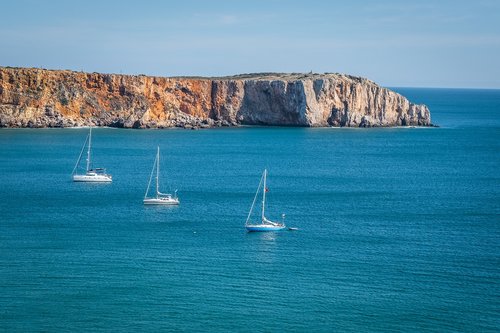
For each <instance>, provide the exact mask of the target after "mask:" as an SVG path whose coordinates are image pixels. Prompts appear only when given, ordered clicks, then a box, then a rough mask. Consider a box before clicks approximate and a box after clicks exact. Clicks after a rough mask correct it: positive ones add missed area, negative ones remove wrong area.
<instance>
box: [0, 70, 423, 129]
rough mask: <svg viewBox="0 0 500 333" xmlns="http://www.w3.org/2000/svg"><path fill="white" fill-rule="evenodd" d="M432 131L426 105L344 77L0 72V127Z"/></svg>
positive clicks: (53, 71) (35, 71) (49, 71)
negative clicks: (415, 128) (406, 128)
mask: <svg viewBox="0 0 500 333" xmlns="http://www.w3.org/2000/svg"><path fill="white" fill-rule="evenodd" d="M239 125H263V126H301V127H330V126H334V127H390V126H433V125H432V123H431V117H430V112H429V110H428V108H427V107H426V106H425V105H417V104H414V103H411V102H409V101H408V100H407V99H406V98H405V97H403V96H401V95H400V94H397V93H395V92H393V91H391V90H389V89H387V88H383V87H380V86H378V85H376V84H375V83H374V82H372V81H370V80H368V79H364V78H360V77H354V76H349V75H344V74H328V73H327V74H312V73H309V74H277V73H260V74H245V75H238V76H232V77H222V78H184V77H182V78H178V77H173V78H167V77H151V76H144V75H135V76H134V75H117V74H100V73H83V72H74V71H59V70H44V69H36V68H9V67H0V127H20V128H44V127H81V126H108V127H119V128H175V127H179V128H187V129H198V128H212V127H225V126H239Z"/></svg>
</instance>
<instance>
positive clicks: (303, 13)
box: [0, 0, 500, 88]
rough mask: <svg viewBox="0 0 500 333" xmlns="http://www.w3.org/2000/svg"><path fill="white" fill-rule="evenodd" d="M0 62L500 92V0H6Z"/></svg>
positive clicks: (0, 32) (0, 2) (1, 2)
mask: <svg viewBox="0 0 500 333" xmlns="http://www.w3.org/2000/svg"><path fill="white" fill-rule="evenodd" d="M0 5H1V6H0V8H1V12H2V18H1V20H0V41H1V43H0V65H2V66H26V67H44V68H51V69H72V70H83V71H88V72H93V71H96V72H111V73H120V72H121V73H127V74H139V73H143V74H148V75H158V76H175V75H202V76H219V75H228V74H236V73H249V72H309V71H311V70H312V71H314V72H342V73H349V74H354V75H360V76H364V77H368V78H370V79H372V80H374V81H376V82H377V83H379V84H382V85H384V86H424V87H478V88H479V87H485V88H500V1H498V0H477V1H459V0H457V1H451V0H450V1H446V0H442V1H438V0H435V1H430V0H419V1H404V0H400V1H396V0H392V1H390V0H377V1H354V0H353V1H327V0H325V1H315V0H302V1H293V0H291V1H279V0H268V1H257V0H246V1H237V0H234V1H229V0H228V1H191V0H184V1H145V0H144V1H125V0H122V1H105V0H101V1H89V0H88V1H70V0H65V1H41V0H39V1H24V0H15V1H13V0H12V1H9V0H0Z"/></svg>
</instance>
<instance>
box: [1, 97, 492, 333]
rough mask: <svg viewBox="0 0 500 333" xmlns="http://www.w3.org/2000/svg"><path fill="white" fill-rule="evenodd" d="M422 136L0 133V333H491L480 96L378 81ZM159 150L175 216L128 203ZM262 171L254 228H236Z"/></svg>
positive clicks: (487, 129)
mask: <svg viewBox="0 0 500 333" xmlns="http://www.w3.org/2000/svg"><path fill="white" fill-rule="evenodd" d="M395 90H397V91H398V92H401V93H403V94H404V95H406V96H407V97H409V98H410V100H412V101H416V102H419V103H425V104H427V105H428V106H429V107H430V109H431V113H432V117H433V122H434V123H436V124H438V125H440V126H441V127H440V128H414V129H412V128H393V129H388V128H386V129H330V128H323V129H306V128H237V129H229V128H225V129H213V130H199V131H189V130H120V129H95V130H94V131H93V134H94V142H93V143H94V161H95V166H103V167H106V168H107V169H108V171H109V172H110V173H112V174H113V178H114V181H113V183H112V184H108V185H104V184H98V185H92V184H82V183H72V182H71V180H70V173H71V170H72V169H73V166H74V163H75V162H76V159H77V157H78V154H79V152H80V149H81V145H82V144H83V142H84V140H85V136H86V134H87V131H88V130H87V129H38V130H28V129H25V130H24V129H23V130H21V129H1V130H0V331H6V332H12V331H95V330H103V331H154V332H156V331H210V332H221V331H222V332H234V331H240V332H258V331H261V332H262V331H265V332H277V331H278V332H281V331H290V332H294V331H296V332H332V331H341V332H360V331H372V332H373V331H384V332H400V331H435V332H447V331H449V332H455V331H462V332H463V331H470V332H478V331H498V330H499V329H500V292H499V290H500V186H499V185H500V175H499V167H500V121H499V116H500V91H499V90H458V89H456V90H447V89H409V88H395ZM157 145H159V146H160V147H161V149H162V171H163V179H164V182H163V188H164V189H165V190H167V189H169V188H170V189H175V188H177V189H179V197H180V200H181V205H180V206H179V207H144V206H143V204H142V198H143V195H144V191H145V189H146V186H147V181H148V177H149V173H150V171H151V167H152V164H153V161H154V157H155V149H156V146H157ZM265 167H266V168H268V170H269V177H268V185H269V189H270V192H269V193H268V210H267V211H268V217H270V218H273V219H279V217H280V214H281V213H282V212H285V213H286V214H287V220H286V222H287V224H288V225H289V226H294V227H298V228H299V229H300V230H299V231H294V232H291V231H285V232H278V233H262V234H257V233H250V234H249V233H247V232H246V231H245V229H244V221H245V218H246V214H247V213H248V209H249V208H250V205H251V202H252V199H253V195H254V193H255V190H256V187H257V185H258V182H259V179H260V175H261V172H262V170H263V169H264V168H265Z"/></svg>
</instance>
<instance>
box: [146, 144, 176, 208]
mask: <svg viewBox="0 0 500 333" xmlns="http://www.w3.org/2000/svg"><path fill="white" fill-rule="evenodd" d="M155 170H156V197H149V198H148V192H149V188H150V187H151V181H152V180H153V174H154V172H155ZM159 176H160V147H158V150H157V152H156V158H155V162H154V163H153V170H151V175H150V176H149V183H148V188H147V189H146V194H144V200H143V202H144V204H145V205H178V204H179V198H177V190H175V192H174V195H173V196H172V194H168V193H161V192H160V190H159Z"/></svg>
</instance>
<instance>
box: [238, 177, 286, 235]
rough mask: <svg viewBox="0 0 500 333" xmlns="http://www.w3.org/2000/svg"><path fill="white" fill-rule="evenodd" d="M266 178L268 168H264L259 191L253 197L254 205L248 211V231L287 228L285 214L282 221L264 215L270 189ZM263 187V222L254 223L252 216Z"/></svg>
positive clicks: (246, 225)
mask: <svg viewBox="0 0 500 333" xmlns="http://www.w3.org/2000/svg"><path fill="white" fill-rule="evenodd" d="M266 178H267V169H264V173H263V174H262V177H261V178H260V182H259V187H258V188H257V192H256V193H255V197H254V199H253V203H252V207H251V208H250V211H249V212H248V217H247V220H246V222H245V227H246V228H247V230H248V231H280V230H284V229H285V228H286V226H285V214H282V215H281V217H282V218H283V221H282V222H281V223H279V222H273V221H271V220H268V219H267V218H266V217H265V215H264V211H265V209H266V192H267V191H268V189H267V187H266ZM261 188H262V211H261V223H252V222H250V217H251V215H252V211H253V208H254V206H255V201H256V200H257V197H258V195H259V192H260V189H261Z"/></svg>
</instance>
